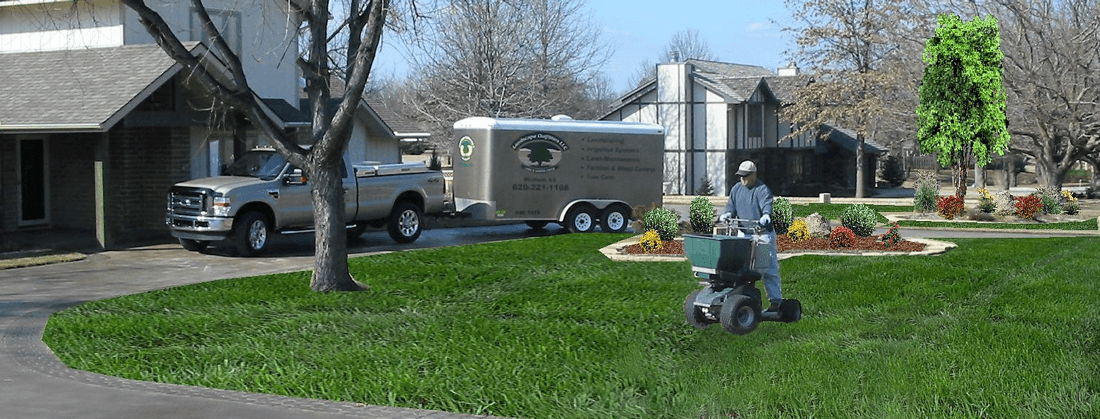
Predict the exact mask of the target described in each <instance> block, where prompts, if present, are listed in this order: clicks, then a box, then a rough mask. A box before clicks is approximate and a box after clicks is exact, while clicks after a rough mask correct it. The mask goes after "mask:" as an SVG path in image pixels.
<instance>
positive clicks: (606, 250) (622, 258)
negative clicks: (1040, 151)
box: [600, 236, 957, 262]
mask: <svg viewBox="0 0 1100 419" xmlns="http://www.w3.org/2000/svg"><path fill="white" fill-rule="evenodd" d="M639 237H641V236H634V237H630V238H627V239H624V240H620V241H617V242H615V243H612V244H610V245H607V246H605V247H603V248H602V249H600V253H603V255H604V256H606V257H607V258H608V259H611V260H613V261H616V262H686V261H687V256H684V255H656V254H654V255H632V254H625V253H622V250H623V248H625V247H627V246H629V245H632V244H634V243H637V242H638V238H639ZM905 240H908V241H911V242H916V243H923V244H924V245H925V247H924V250H922V251H919V252H849V253H844V252H821V251H814V250H807V251H797V252H782V253H779V254H778V257H779V260H783V259H789V258H793V257H795V256H803V255H817V256H933V255H939V254H943V253H946V252H947V251H948V250H951V249H954V248H955V247H956V246H957V245H956V244H955V243H951V242H945V241H940V240H932V239H927V238H911V239H905Z"/></svg>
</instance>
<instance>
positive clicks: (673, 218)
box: [642, 207, 680, 242]
mask: <svg viewBox="0 0 1100 419" xmlns="http://www.w3.org/2000/svg"><path fill="white" fill-rule="evenodd" d="M679 218H680V217H679V216H678V215H676V213H675V212H674V211H672V210H670V209H665V208H660V207H658V208H654V209H652V210H650V211H649V212H647V213H645V215H644V216H643V217H642V223H644V224H645V229H646V230H653V231H656V232H657V234H658V235H660V236H661V241H666V242H667V241H669V240H672V239H673V238H675V237H676V233H678V232H679V231H680V225H679V222H678V220H679Z"/></svg>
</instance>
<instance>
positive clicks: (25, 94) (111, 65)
mask: <svg viewBox="0 0 1100 419" xmlns="http://www.w3.org/2000/svg"><path fill="white" fill-rule="evenodd" d="M181 68H182V66H180V65H178V64H177V63H176V62H175V61H174V60H173V59H172V58H171V57H169V56H168V55H167V54H165V53H164V52H163V51H162V50H161V49H160V47H159V46H157V45H134V46H122V47H112V48H96V49H78V50H67V51H49V52H32V53H11V54H0V80H3V81H4V82H3V83H0V97H2V98H4V100H2V101H0V131H42V130H81V131H106V130H108V129H110V128H111V127H112V126H113V125H114V124H115V123H117V122H118V121H119V120H121V118H122V117H123V116H125V115H126V114H127V113H128V112H129V111H130V110H132V109H133V108H134V107H136V106H137V104H138V103H140V102H141V101H142V100H144V99H145V98H147V97H148V96H149V95H150V94H152V92H153V91H155V90H156V89H157V88H158V87H160V86H161V85H163V84H164V83H166V82H167V81H168V80H170V79H171V78H172V76H174V75H175V74H176V73H177V72H179V71H180V69H181Z"/></svg>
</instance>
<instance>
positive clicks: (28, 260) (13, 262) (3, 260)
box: [0, 252, 87, 270]
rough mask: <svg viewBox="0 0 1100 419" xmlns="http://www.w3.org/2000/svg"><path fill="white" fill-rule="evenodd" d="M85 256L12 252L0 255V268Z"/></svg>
mask: <svg viewBox="0 0 1100 419" xmlns="http://www.w3.org/2000/svg"><path fill="white" fill-rule="evenodd" d="M86 258H87V255H84V254H82V253H49V252H47V253H41V254H26V255H24V254H12V255H11V256H10V257H0V270H4V269H14V268H26V267H29V266H40V265H50V264H54V263H62V262H73V261H78V260H84V259H86Z"/></svg>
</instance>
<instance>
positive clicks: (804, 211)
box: [791, 204, 913, 223]
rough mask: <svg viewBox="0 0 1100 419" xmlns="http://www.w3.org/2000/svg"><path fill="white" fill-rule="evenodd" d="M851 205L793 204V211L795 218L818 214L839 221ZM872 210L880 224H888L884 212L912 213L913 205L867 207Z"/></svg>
mask: <svg viewBox="0 0 1100 419" xmlns="http://www.w3.org/2000/svg"><path fill="white" fill-rule="evenodd" d="M849 206H851V204H792V205H791V209H792V210H793V212H794V218H805V217H806V216H808V215H810V214H813V213H815V212H816V213H818V214H821V216H822V217H825V219H826V220H839V219H840V214H841V213H843V212H844V209H845V208H848V207H849ZM867 206H868V207H870V208H871V209H873V210H875V211H876V212H878V213H879V214H878V222H880V223H886V222H888V220H887V219H886V217H883V216H882V213H884V212H912V211H913V206H912V205H867Z"/></svg>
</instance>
